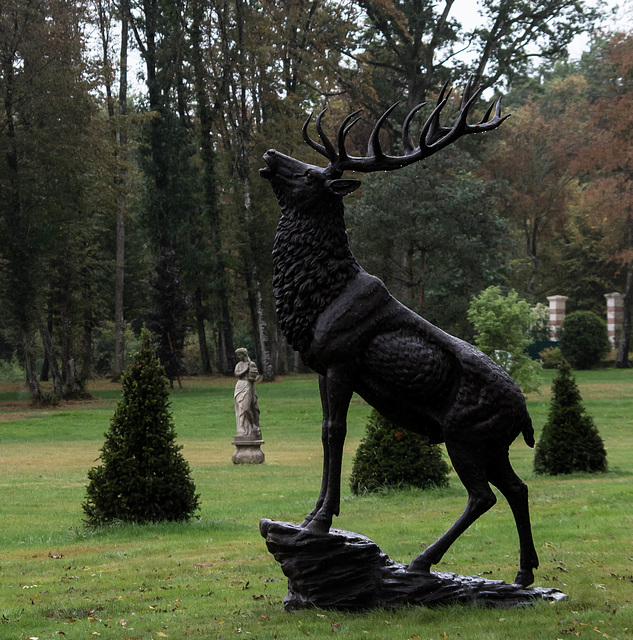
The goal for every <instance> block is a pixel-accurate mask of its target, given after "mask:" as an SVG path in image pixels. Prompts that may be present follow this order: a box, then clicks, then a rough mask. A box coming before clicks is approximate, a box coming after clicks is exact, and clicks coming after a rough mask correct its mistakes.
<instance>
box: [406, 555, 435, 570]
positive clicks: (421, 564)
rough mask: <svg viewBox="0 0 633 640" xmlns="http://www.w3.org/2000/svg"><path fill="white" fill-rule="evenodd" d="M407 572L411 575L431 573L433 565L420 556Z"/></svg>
mask: <svg viewBox="0 0 633 640" xmlns="http://www.w3.org/2000/svg"><path fill="white" fill-rule="evenodd" d="M407 571H409V572H410V573H426V574H429V573H431V563H430V562H429V561H428V560H426V559H425V558H423V557H422V556H421V555H419V556H418V557H417V558H415V559H414V560H413V562H412V563H411V564H410V565H409V566H408V567H407Z"/></svg>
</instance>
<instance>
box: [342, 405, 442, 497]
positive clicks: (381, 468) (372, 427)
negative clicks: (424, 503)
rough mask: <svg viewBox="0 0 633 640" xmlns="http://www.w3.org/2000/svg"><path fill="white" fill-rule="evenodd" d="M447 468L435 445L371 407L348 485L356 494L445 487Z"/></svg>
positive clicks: (440, 452) (439, 450)
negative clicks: (389, 488)
mask: <svg viewBox="0 0 633 640" xmlns="http://www.w3.org/2000/svg"><path fill="white" fill-rule="evenodd" d="M449 472H450V467H449V465H448V464H447V463H446V461H445V460H444V459H443V457H442V450H441V449H440V447H439V446H438V445H435V444H430V443H429V441H428V440H427V438H425V437H424V436H421V435H418V434H417V433H412V432H411V431H404V430H403V429H400V428H399V427H397V426H396V425H394V424H393V423H392V422H390V421H389V420H387V418H385V417H384V416H382V415H381V414H380V413H379V412H378V411H376V410H375V409H374V410H373V411H372V413H371V415H370V416H369V420H368V422H367V427H366V434H365V438H364V439H363V440H362V441H361V443H360V445H359V446H358V449H357V450H356V455H355V456H354V463H353V467H352V474H351V476H350V488H351V490H352V493H354V494H359V493H363V492H372V491H377V490H379V489H381V488H383V487H407V486H410V487H420V488H422V489H428V488H430V487H445V486H447V485H448V474H449Z"/></svg>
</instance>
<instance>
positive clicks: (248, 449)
mask: <svg viewBox="0 0 633 640" xmlns="http://www.w3.org/2000/svg"><path fill="white" fill-rule="evenodd" d="M231 444H234V445H235V451H234V452H233V457H232V460H233V463H234V464H262V462H264V452H263V451H262V450H261V449H260V447H261V446H262V445H263V444H264V441H263V440H255V439H253V438H249V437H245V436H235V437H234V438H233V442H232V443H231Z"/></svg>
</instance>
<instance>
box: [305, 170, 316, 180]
mask: <svg viewBox="0 0 633 640" xmlns="http://www.w3.org/2000/svg"><path fill="white" fill-rule="evenodd" d="M303 175H304V176H305V179H306V180H307V181H308V182H310V181H312V180H314V172H313V171H312V169H308V170H307V171H306V172H305V173H304V174H303Z"/></svg>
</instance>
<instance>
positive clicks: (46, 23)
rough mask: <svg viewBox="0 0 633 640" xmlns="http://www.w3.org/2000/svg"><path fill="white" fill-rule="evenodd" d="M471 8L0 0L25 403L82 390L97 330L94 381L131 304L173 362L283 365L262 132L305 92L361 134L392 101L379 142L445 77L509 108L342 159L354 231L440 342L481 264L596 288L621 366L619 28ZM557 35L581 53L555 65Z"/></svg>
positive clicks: (581, 14)
mask: <svg viewBox="0 0 633 640" xmlns="http://www.w3.org/2000/svg"><path fill="white" fill-rule="evenodd" d="M477 6H478V9H479V13H480V17H481V19H480V21H479V23H478V24H477V25H476V26H475V27H472V28H465V27H464V25H463V24H462V16H460V15H459V13H458V11H457V8H456V6H455V2H454V1H453V0H442V1H441V2H430V1H429V0H401V1H398V2H395V1H394V2H389V1H385V0H283V1H282V2H271V1H270V0H229V1H228V2H224V3H217V2H210V3H205V2H201V1H200V0H192V1H190V2H182V1H181V0H142V1H141V0H94V1H93V2H90V3H84V2H79V1H76V0H71V1H67V0H64V1H62V0H50V1H47V2H43V1H42V0H26V1H17V0H6V1H5V2H3V3H2V4H1V5H0V94H1V97H2V100H1V101H0V104H1V108H0V193H1V197H0V274H1V276H2V277H1V279H0V305H1V308H2V311H3V313H2V316H1V317H0V348H1V353H0V357H2V358H3V359H6V360H10V359H11V358H12V357H13V354H14V353H15V354H17V358H18V360H19V362H20V363H21V366H22V368H23V370H24V374H25V378H26V380H27V383H28V386H29V390H30V393H31V397H32V398H33V400H35V401H45V400H46V398H45V396H44V394H43V393H42V391H41V387H40V382H41V381H45V380H50V381H51V382H52V383H53V384H52V387H53V391H52V393H53V394H54V395H55V396H66V397H70V396H73V395H82V394H83V393H84V392H85V382H86V381H87V380H88V379H89V378H90V376H91V375H93V374H94V363H95V361H96V351H95V345H96V344H97V343H99V344H100V345H102V346H103V345H106V344H113V345H114V346H113V351H112V353H109V354H108V353H104V352H103V350H102V348H101V347H100V349H101V350H100V352H99V362H100V364H99V370H100V371H103V370H104V368H107V365H106V364H104V363H106V362H107V361H108V359H109V361H110V363H111V364H110V369H111V370H112V372H113V374H114V376H115V377H116V376H118V375H119V374H120V372H121V371H122V368H123V365H124V362H123V360H124V358H125V357H126V353H129V349H127V350H126V349H125V345H124V336H125V335H133V334H135V335H136V336H138V333H139V331H140V327H141V326H143V324H144V323H149V324H151V325H152V326H153V327H154V330H155V333H156V335H155V340H156V344H157V345H159V351H160V353H161V355H162V357H163V359H164V364H166V365H167V367H168V368H169V370H170V371H171V372H174V373H173V375H175V376H177V375H179V373H178V372H182V371H185V370H186V371H188V372H189V373H210V372H213V373H227V372H230V371H232V368H233V364H234V363H233V358H234V346H246V347H248V348H250V349H252V350H253V352H254V353H255V354H256V357H255V359H256V360H257V362H258V366H259V368H260V370H261V371H262V372H263V373H264V375H265V376H266V377H267V378H269V379H270V378H271V377H272V376H274V375H275V374H277V373H283V372H286V371H288V370H289V369H290V368H292V367H294V366H295V360H294V358H293V353H292V351H291V350H290V349H289V348H288V346H287V344H286V342H285V339H284V337H283V335H282V334H281V332H280V330H279V327H278V326H277V322H276V317H275V310H274V302H273V300H272V295H271V277H272V260H271V256H270V252H271V247H272V241H273V237H274V233H275V226H276V223H277V220H278V218H279V213H278V207H277V204H276V202H275V201H274V198H273V196H272V194H271V193H270V190H269V189H268V188H267V185H265V184H263V181H261V180H260V179H259V177H258V175H257V170H258V168H259V167H260V158H261V155H262V153H263V152H264V151H265V150H266V149H267V148H270V147H275V148H278V149H279V150H282V151H283V152H284V153H289V154H293V155H296V156H297V157H300V158H301V159H305V160H308V161H312V162H314V159H313V157H314V155H313V152H312V150H310V149H309V148H308V147H307V145H305V144H304V143H303V141H302V140H301V124H302V122H303V121H304V120H305V118H306V116H307V114H309V113H310V112H313V111H317V110H321V109H322V108H323V107H327V108H328V109H329V110H330V112H331V113H332V121H336V119H337V118H339V117H341V118H344V117H345V116H346V115H348V114H349V113H351V112H352V111H354V110H356V109H357V108H362V109H364V110H365V112H368V113H369V114H370V116H369V117H368V118H367V119H366V120H363V121H362V122H361V123H359V125H358V126H357V127H355V128H354V130H353V131H351V132H350V133H349V139H348V141H347V142H348V147H349V149H350V152H353V153H362V149H363V148H364V146H365V145H366V144H367V138H368V136H369V133H370V131H371V127H372V123H373V122H374V121H375V117H376V116H377V115H379V114H381V113H382V112H383V111H384V109H385V108H386V107H387V106H389V105H391V104H393V102H394V101H395V100H400V101H401V102H402V103H403V104H402V105H401V106H399V107H397V108H396V110H395V111H394V113H393V116H392V117H391V118H390V124H389V125H388V126H385V128H384V129H385V131H384V136H385V139H384V143H383V145H384V148H385V149H386V150H387V151H390V150H393V151H396V152H397V151H398V150H399V149H400V147H401V142H400V141H399V137H398V136H397V135H395V134H394V130H395V129H396V128H397V127H396V123H398V122H402V120H403V118H404V117H405V114H406V108H407V107H411V106H412V105H416V104H418V103H419V102H421V101H424V100H428V101H429V102H431V101H433V100H434V99H435V98H436V97H437V95H438V94H439V91H440V89H441V86H442V85H443V84H444V83H445V82H446V81H450V82H451V83H452V84H454V85H455V86H456V87H457V91H456V92H455V93H456V94H458V93H459V87H460V86H463V84H462V83H463V82H464V81H465V79H466V77H467V76H470V75H472V76H474V78H475V82H479V83H481V84H482V87H483V88H488V90H487V91H486V96H490V95H492V94H493V93H496V94H498V95H500V94H501V93H505V94H507V95H506V97H505V98H504V102H505V103H506V104H508V105H511V110H512V113H513V116H512V118H510V119H509V120H508V121H507V122H504V124H503V125H502V127H501V128H500V129H499V130H498V131H495V132H494V133H491V134H488V135H486V136H485V137H480V136H478V137H477V140H476V141H473V140H468V141H463V142H462V143H460V144H459V145H456V146H455V148H454V149H452V150H450V151H446V152H445V153H444V155H440V156H438V157H437V158H434V159H431V160H430V161H428V162H427V163H424V164H422V163H421V164H419V165H418V166H415V167H410V168H408V169H407V170H403V171H396V172H390V173H389V174H388V175H385V176H372V177H367V178H366V179H365V180H364V183H363V188H362V189H361V190H359V191H358V192H357V193H356V194H355V196H354V197H355V198H357V200H356V201H355V202H354V204H353V206H351V207H349V208H348V209H349V220H348V223H349V224H348V226H349V230H350V238H351V241H352V243H353V247H354V250H355V252H356V253H357V254H358V257H359V259H360V261H361V263H362V264H363V265H364V266H366V267H367V268H368V269H369V270H371V271H374V272H376V273H377V275H379V276H380V277H382V278H384V279H385V280H386V281H387V283H388V284H389V286H390V287H392V288H393V290H394V293H395V294H396V295H397V296H398V297H401V298H402V299H403V301H404V302H406V303H407V304H409V305H410V306H412V307H413V308H414V309H416V310H417V311H419V312H421V313H422V314H424V315H425V316H426V317H428V318H429V319H430V320H431V321H433V322H436V323H437V324H439V325H440V326H441V327H442V328H444V329H447V330H449V331H451V332H454V333H456V334H457V335H459V336H461V337H466V338H469V337H472V327H471V326H470V325H469V324H468V323H467V322H466V321H465V319H466V308H467V305H468V301H469V299H470V298H471V297H472V296H473V295H477V294H478V293H479V292H481V291H482V290H484V289H486V288H487V287H489V286H490V285H495V284H499V285H503V286H510V287H512V288H514V289H516V290H517V291H519V292H520V293H521V295H523V296H524V297H525V298H526V299H527V301H528V302H529V303H530V304H534V303H536V302H543V301H544V298H545V297H546V296H547V295H553V294H563V295H567V296H568V297H569V299H570V302H569V303H568V305H569V308H570V310H591V311H596V310H598V309H600V308H602V307H603V306H604V298H603V296H604V294H605V293H608V292H611V291H622V292H623V293H624V299H625V310H626V313H625V323H624V331H623V338H622V341H621V345H620V351H619V352H618V364H619V365H620V366H627V365H628V346H629V340H630V333H631V307H632V305H633V293H632V287H633V267H632V265H633V261H632V260H631V252H632V249H631V247H633V240H631V238H633V231H632V229H633V224H631V212H630V209H631V203H630V202H629V201H630V199H631V198H630V195H631V194H630V193H629V192H630V184H631V180H630V145H629V144H628V143H627V140H628V134H627V131H628V128H630V122H629V121H630V117H631V116H630V114H631V113H632V112H633V110H632V109H630V104H629V103H630V101H631V96H632V93H631V90H630V86H631V83H630V82H628V78H629V76H630V73H631V69H632V68H633V65H632V64H631V60H633V56H632V55H631V51H632V50H633V47H632V46H631V41H632V37H631V35H630V34H628V33H610V32H608V31H604V30H603V31H598V30H597V29H598V27H599V20H598V18H599V17H600V16H603V15H606V11H605V9H604V6H602V5H601V4H600V3H599V2H589V1H582V0H574V1H572V0H540V1H539V2H530V3H526V2H521V1H519V0H504V1H503V2H496V1H495V2H493V1H492V0H490V1H489V0H479V2H478V3H477ZM581 33H583V34H587V35H589V36H590V40H589V44H588V45H587V51H586V52H585V55H584V58H583V59H581V60H580V61H577V62H569V60H568V59H567V47H568V45H569V44H570V42H572V40H573V39H574V37H575V36H577V35H578V34H581ZM133 59H139V60H140V66H139V67H138V68H133V65H132V60H133ZM456 104H457V100H454V98H453V97H451V99H450V100H449V103H448V105H447V108H446V111H447V112H453V113H454V111H455V108H456V107H455V105H456ZM482 105H483V103H482ZM478 109H480V107H479V105H476V106H475V107H474V109H473V111H477V110H478ZM481 110H482V111H483V107H481ZM422 113H426V114H427V115H428V114H429V113H430V107H427V108H426V111H423V112H422ZM446 115H447V119H450V117H451V113H447V114H446ZM390 127H392V128H391V129H390ZM350 204H352V203H350ZM561 264H564V265H566V266H565V268H564V269H561V268H560V265H561ZM167 267H168V268H167ZM170 296H171V297H170ZM113 321H114V323H115V330H114V331H115V339H114V342H113V343H112V341H110V340H109V338H108V339H102V337H104V336H105V337H108V336H110V334H111V331H112V322H113ZM170 341H171V344H170ZM165 345H168V346H165ZM128 361H129V357H128Z"/></svg>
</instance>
